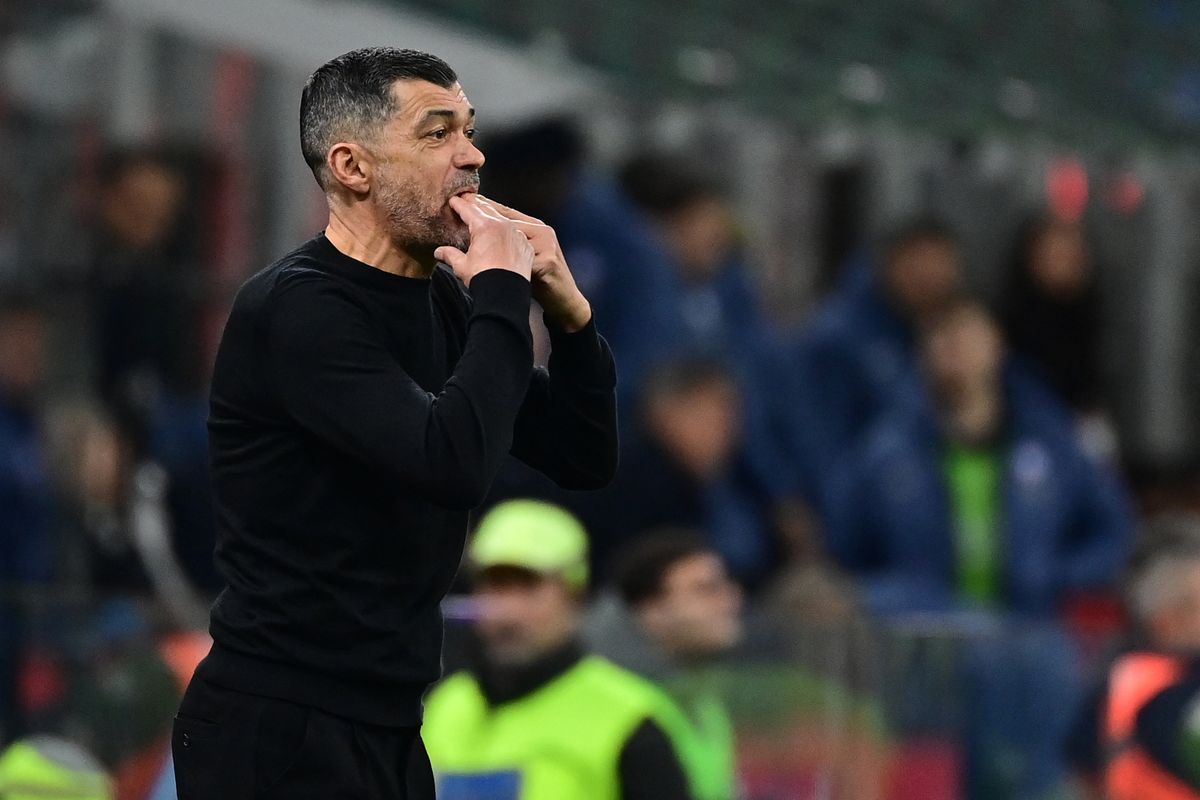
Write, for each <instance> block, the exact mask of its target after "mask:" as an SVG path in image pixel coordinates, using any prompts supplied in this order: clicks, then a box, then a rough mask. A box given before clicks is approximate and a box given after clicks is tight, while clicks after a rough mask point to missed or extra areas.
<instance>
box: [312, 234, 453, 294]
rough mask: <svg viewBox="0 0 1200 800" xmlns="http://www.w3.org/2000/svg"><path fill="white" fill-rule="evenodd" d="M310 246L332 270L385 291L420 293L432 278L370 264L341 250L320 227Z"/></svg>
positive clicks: (370, 287)
mask: <svg viewBox="0 0 1200 800" xmlns="http://www.w3.org/2000/svg"><path fill="white" fill-rule="evenodd" d="M312 246H313V250H314V251H315V253H316V255H317V256H318V258H319V260H320V262H321V264H322V265H324V266H325V267H327V268H329V269H330V270H331V271H332V272H335V273H337V274H338V275H341V276H343V277H345V278H348V279H349V280H352V281H354V282H355V283H357V284H359V285H361V286H365V287H367V288H368V289H379V290H382V291H386V292H405V293H413V294H419V293H424V294H428V293H429V287H430V285H431V283H432V281H431V280H430V279H429V278H410V277H408V276H405V275H396V274H394V273H391V272H385V271H384V270H381V269H379V268H378V267H373V266H371V265H370V264H366V263H364V262H362V261H359V260H358V259H356V258H351V257H350V256H348V255H346V254H345V253H343V252H342V251H341V250H338V249H337V248H336V247H334V245H333V242H331V241H329V239H328V238H327V237H326V236H325V233H324V232H323V231H322V232H321V233H318V234H317V235H316V236H315V237H314V238H313V239H312Z"/></svg>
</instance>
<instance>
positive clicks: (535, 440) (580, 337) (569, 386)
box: [475, 298, 618, 489]
mask: <svg viewBox="0 0 1200 800" xmlns="http://www.w3.org/2000/svg"><path fill="white" fill-rule="evenodd" d="M475 302H476V304H478V302H479V301H478V298H476V301H475ZM547 328H548V329H549V331H550V347H551V351H550V364H549V369H548V370H546V369H535V370H534V371H533V376H532V378H531V379H530V381H529V390H528V392H527V394H526V396H525V402H524V403H523V404H522V406H521V412H520V414H519V415H518V416H517V421H516V429H515V433H514V442H513V451H512V452H513V455H515V456H516V457H517V458H519V459H521V460H522V461H524V462H525V463H526V464H528V465H529V466H531V467H533V468H534V469H536V470H538V471H540V472H542V473H543V474H545V475H546V476H547V477H549V478H550V479H551V480H553V481H554V482H555V483H557V484H558V485H559V486H561V487H562V488H564V489H599V488H602V487H604V486H606V485H608V483H609V482H610V481H611V480H612V478H613V476H614V475H615V474H616V470H617V454H618V445H617V395H616V385H617V376H616V367H615V365H614V363H613V357H612V351H611V350H609V347H608V344H607V343H606V342H605V341H604V339H603V338H601V336H600V335H599V333H598V332H597V331H596V324H595V320H592V321H590V322H588V324H587V325H586V326H585V327H584V328H582V329H581V330H579V331H576V332H575V333H566V332H564V331H562V330H559V329H557V328H556V327H555V326H554V325H553V324H551V323H547Z"/></svg>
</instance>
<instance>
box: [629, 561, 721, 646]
mask: <svg viewBox="0 0 1200 800" xmlns="http://www.w3.org/2000/svg"><path fill="white" fill-rule="evenodd" d="M741 614H742V593H741V590H740V589H739V588H738V585H737V584H736V583H734V582H733V580H732V579H731V578H730V577H729V573H728V572H727V571H726V570H725V565H724V563H722V561H721V559H720V557H719V556H717V555H716V554H715V553H696V554H695V555H691V556H688V557H686V558H683V559H681V560H679V561H678V562H676V563H675V564H674V565H673V566H672V567H671V569H670V570H669V571H668V572H667V576H666V579H665V580H664V581H663V588H662V592H661V594H659V596H658V597H656V598H654V599H652V600H650V601H648V602H646V603H645V604H644V605H643V606H642V607H641V608H640V609H639V613H638V616H639V619H640V620H641V621H642V624H643V625H644V627H645V628H646V631H647V632H648V633H649V634H650V636H651V637H652V638H653V639H654V640H655V641H657V642H658V643H659V645H660V646H662V647H663V648H664V649H665V650H666V651H667V652H669V653H671V654H672V655H673V656H674V657H676V658H680V659H683V660H693V659H703V658H705V657H710V656H713V655H716V654H718V653H721V652H723V651H726V650H728V649H729V648H731V647H733V646H734V645H735V644H737V642H738V640H739V639H740V638H741V636H742V616H741Z"/></svg>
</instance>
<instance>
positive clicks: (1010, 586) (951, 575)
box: [829, 300, 1132, 615]
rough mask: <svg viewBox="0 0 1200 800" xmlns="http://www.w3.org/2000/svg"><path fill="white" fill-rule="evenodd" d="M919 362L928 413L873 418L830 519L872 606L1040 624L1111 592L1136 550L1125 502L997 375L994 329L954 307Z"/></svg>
mask: <svg viewBox="0 0 1200 800" xmlns="http://www.w3.org/2000/svg"><path fill="white" fill-rule="evenodd" d="M921 350H922V355H923V362H924V363H923V366H924V373H925V377H926V383H927V396H928V401H926V402H924V403H919V404H914V405H913V406H912V407H911V408H910V409H909V410H907V411H899V412H897V413H895V414H893V415H891V416H889V417H887V418H886V419H884V420H882V421H881V422H880V423H879V424H878V426H877V427H875V428H874V429H873V430H872V431H871V432H870V433H869V434H868V435H867V436H866V438H865V439H864V441H863V442H862V443H861V445H860V447H859V448H857V449H856V451H854V452H853V453H852V454H851V455H850V457H849V458H848V462H847V463H846V464H845V465H844V466H843V469H842V471H841V476H840V478H841V479H840V488H839V490H838V491H837V493H836V494H837V498H838V499H837V501H836V503H835V509H834V513H833V514H832V515H831V517H830V520H829V522H830V524H829V537H830V538H829V541H830V546H831V549H832V550H833V551H834V553H835V555H836V556H837V558H838V559H839V560H840V561H841V562H842V563H843V565H844V566H846V567H847V568H848V569H850V570H851V571H853V572H855V573H856V574H857V575H859V576H861V578H862V579H863V581H864V586H865V591H866V597H867V601H868V604H869V605H870V606H872V607H873V608H874V609H875V610H877V611H880V610H891V611H903V610H944V609H949V608H954V607H962V606H963V605H964V604H965V605H976V606H983V607H992V608H997V609H1009V610H1013V611H1016V612H1020V613H1023V614H1028V615H1047V614H1050V613H1052V612H1053V611H1054V610H1055V609H1056V607H1057V606H1058V604H1059V603H1060V601H1061V600H1062V599H1063V598H1064V596H1066V595H1069V594H1070V593H1072V592H1074V591H1078V590H1087V589H1093V588H1101V587H1107V586H1108V585H1110V583H1111V582H1112V581H1113V580H1114V578H1115V577H1116V576H1117V574H1118V572H1119V570H1120V569H1121V565H1122V564H1123V562H1124V560H1125V557H1126V554H1127V550H1128V545H1129V543H1130V540H1131V526H1132V520H1131V513H1130V504H1129V502H1128V499H1127V497H1126V494H1125V491H1124V489H1123V488H1122V486H1121V485H1120V483H1119V482H1118V481H1117V479H1116V477H1115V476H1114V475H1112V474H1110V473H1109V472H1108V471H1107V470H1105V469H1103V468H1101V467H1100V466H1098V465H1097V464H1096V463H1094V462H1093V461H1092V460H1091V459H1089V457H1088V456H1087V455H1085V453H1084V452H1083V450H1082V449H1081V447H1080V445H1079V444H1078V442H1077V440H1076V438H1075V434H1074V429H1073V426H1072V424H1071V421H1070V418H1069V416H1068V414H1067V412H1066V411H1065V410H1064V408H1063V407H1062V406H1061V405H1060V404H1059V402H1058V401H1057V400H1056V398H1054V397H1053V396H1052V395H1051V394H1050V393H1049V392H1048V390H1046V389H1044V388H1043V387H1042V386H1041V385H1040V384H1038V383H1036V381H1035V380H1034V379H1032V378H1030V377H1029V376H1028V375H1026V374H1023V373H1022V372H1021V371H1020V370H1019V369H1018V368H1016V367H1014V366H1012V365H1006V358H1005V349H1004V342H1003V339H1002V335H1001V333H1000V328H999V326H998V325H997V323H996V321H995V319H994V318H993V317H992V316H991V315H990V314H989V313H988V312H987V310H986V309H984V308H983V307H982V306H981V305H979V304H978V303H975V302H972V301H969V300H963V301H960V302H958V303H955V304H953V305H951V306H950V307H949V308H948V309H947V310H944V311H943V312H942V313H941V314H940V315H939V316H938V317H937V318H936V320H935V321H934V322H933V323H932V324H931V325H930V327H929V328H928V329H927V331H926V333H925V335H924V337H923V340H922V346H921Z"/></svg>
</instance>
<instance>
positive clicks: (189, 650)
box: [158, 631, 212, 692]
mask: <svg viewBox="0 0 1200 800" xmlns="http://www.w3.org/2000/svg"><path fill="white" fill-rule="evenodd" d="M211 648H212V637H210V636H209V635H208V634H207V633H205V632H204V631H181V632H179V633H173V634H171V635H169V636H166V637H164V638H163V639H162V641H160V642H159V645H158V652H159V653H160V654H161V655H162V657H163V660H164V661H166V662H167V664H168V665H170V667H171V671H172V672H174V673H175V677H176V678H177V679H178V680H179V690H180V692H182V691H183V690H184V689H187V685H188V684H189V683H191V680H192V673H194V672H195V671H196V667H197V666H199V665H200V662H201V660H203V658H204V657H205V656H206V655H208V651H209V650H210V649H211Z"/></svg>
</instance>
